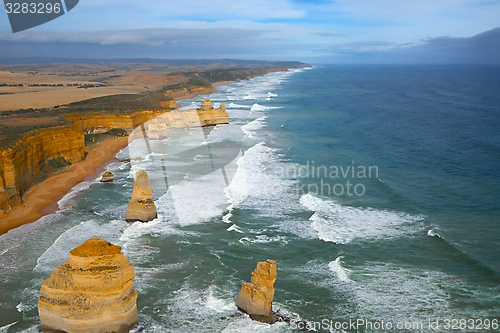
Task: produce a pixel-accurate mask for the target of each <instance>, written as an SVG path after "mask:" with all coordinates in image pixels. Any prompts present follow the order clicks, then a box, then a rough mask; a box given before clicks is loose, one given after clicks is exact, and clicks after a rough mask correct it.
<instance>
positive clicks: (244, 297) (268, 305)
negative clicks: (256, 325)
mask: <svg viewBox="0 0 500 333" xmlns="http://www.w3.org/2000/svg"><path fill="white" fill-rule="evenodd" d="M276 276H277V273H276V262H275V261H274V260H269V259H268V260H267V261H261V262H258V263H257V268H256V269H255V270H254V271H253V273H252V279H251V282H243V283H242V284H241V290H240V292H239V293H238V297H237V298H236V306H237V307H238V309H240V310H241V311H243V312H245V313H248V314H249V315H250V316H251V317H252V318H253V319H258V320H261V321H273V320H274V314H273V308H272V301H273V297H274V281H276Z"/></svg>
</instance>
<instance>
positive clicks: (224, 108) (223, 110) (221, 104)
mask: <svg viewBox="0 0 500 333" xmlns="http://www.w3.org/2000/svg"><path fill="white" fill-rule="evenodd" d="M219 111H220V112H226V104H224V103H220V106H219Z"/></svg>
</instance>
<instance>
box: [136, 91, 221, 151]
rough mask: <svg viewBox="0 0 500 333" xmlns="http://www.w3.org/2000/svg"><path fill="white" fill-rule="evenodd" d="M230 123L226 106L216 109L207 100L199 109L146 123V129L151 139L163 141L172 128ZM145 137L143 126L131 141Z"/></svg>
mask: <svg viewBox="0 0 500 333" xmlns="http://www.w3.org/2000/svg"><path fill="white" fill-rule="evenodd" d="M228 123H229V115H228V114H227V112H226V106H225V105H224V104H221V105H220V107H219V109H214V108H213V107H212V102H210V100H209V99H206V100H205V101H203V103H202V106H201V107H200V108H199V109H190V110H182V111H169V112H165V113H163V114H161V115H159V116H157V117H156V118H154V119H151V120H149V121H147V122H146V123H144V129H145V131H146V135H147V137H148V138H149V139H163V138H166V137H167V136H168V135H167V134H168V130H169V129H171V128H187V127H199V126H210V125H217V124H228ZM143 135H144V133H143V130H142V126H139V127H137V128H136V129H135V130H134V131H132V133H130V135H129V141H133V140H136V139H140V138H142V137H143Z"/></svg>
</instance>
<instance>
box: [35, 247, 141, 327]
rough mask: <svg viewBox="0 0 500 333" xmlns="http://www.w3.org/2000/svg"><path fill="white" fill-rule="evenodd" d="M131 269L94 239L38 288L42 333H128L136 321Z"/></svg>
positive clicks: (116, 252) (118, 252)
mask: <svg viewBox="0 0 500 333" xmlns="http://www.w3.org/2000/svg"><path fill="white" fill-rule="evenodd" d="M134 277H135V274H134V266H132V264H131V263H129V262H128V261H127V258H125V256H124V255H123V254H122V253H121V248H120V247H119V246H116V245H113V244H111V243H108V242H106V241H105V240H103V239H99V238H92V239H88V240H87V241H85V243H84V244H83V245H80V246H78V247H76V248H75V249H73V250H71V252H70V257H69V259H68V260H66V262H65V263H64V264H63V265H61V266H57V267H56V269H55V270H54V271H53V272H52V275H51V276H50V277H49V278H48V279H47V280H45V281H43V282H42V288H41V290H40V299H39V301H38V313H39V315H40V320H41V324H42V325H41V326H42V331H63V332H69V333H101V332H102V333H105V332H126V331H128V328H129V327H130V326H131V325H133V324H135V323H137V322H138V321H139V317H138V316H137V291H136V290H135V289H134V288H133V287H134V283H133V282H132V278H134Z"/></svg>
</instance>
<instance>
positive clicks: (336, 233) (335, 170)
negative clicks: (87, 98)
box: [0, 66, 500, 332]
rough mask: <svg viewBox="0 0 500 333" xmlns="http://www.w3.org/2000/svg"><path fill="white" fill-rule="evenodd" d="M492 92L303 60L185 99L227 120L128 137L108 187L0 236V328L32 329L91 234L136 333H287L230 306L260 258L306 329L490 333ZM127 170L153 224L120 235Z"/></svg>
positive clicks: (429, 77) (280, 298) (494, 314)
mask: <svg viewBox="0 0 500 333" xmlns="http://www.w3.org/2000/svg"><path fill="white" fill-rule="evenodd" d="M499 81H500V69H499V68H498V67H481V66H469V67H467V66H323V67H322V66H318V67H315V68H313V69H305V70H292V71H289V72H284V73H281V72H280V73H271V74H269V75H266V76H263V77H259V78H255V79H252V80H248V81H244V82H239V83H233V84H231V85H229V86H223V87H219V90H218V92H217V93H215V94H212V95H210V96H200V97H198V98H196V99H193V100H188V101H184V103H185V104H186V108H189V107H190V106H191V104H194V105H199V103H200V102H201V100H202V99H203V98H206V97H209V98H211V99H212V101H213V102H214V104H215V106H218V104H219V103H225V104H226V107H227V111H228V113H229V115H230V118H231V122H230V124H229V125H219V126H216V127H215V128H211V130H210V131H205V133H204V132H203V131H201V130H200V129H196V128H194V129H189V130H177V131H171V132H169V136H168V137H167V138H165V139H162V140H149V141H148V142H149V143H150V147H151V149H152V152H151V153H149V151H148V150H147V147H146V146H145V145H144V141H143V140H138V141H135V142H134V143H132V144H131V145H130V147H129V149H124V150H123V151H121V152H120V153H119V154H118V155H119V157H123V158H125V157H127V156H131V157H132V158H133V159H132V162H131V163H113V164H111V165H110V166H109V167H108V169H109V170H110V171H112V172H113V173H114V174H115V181H114V182H113V183H110V184H102V183H99V182H97V181H91V182H86V183H82V184H81V185H79V186H78V187H77V188H75V189H73V191H72V192H71V193H70V194H68V195H67V196H65V198H63V199H62V200H61V201H60V202H59V206H60V209H61V210H60V211H59V212H58V213H56V214H52V215H49V216H46V217H44V218H42V219H40V220H39V221H37V222H36V223H33V224H30V225H26V226H23V227H21V228H18V229H16V230H13V231H11V232H9V233H8V234H6V235H3V236H1V237H0V263H1V265H0V279H1V284H0V306H1V308H2V313H1V314H0V332H38V329H39V324H40V323H39V319H38V316H37V309H36V305H37V299H38V295H39V289H40V283H41V281H43V280H44V279H46V278H47V277H48V276H49V275H50V273H51V271H52V270H53V269H54V268H55V267H56V266H57V265H60V264H62V263H63V262H64V261H65V260H66V259H67V258H68V256H69V251H70V250H71V249H72V248H74V247H76V246H78V245H80V244H81V243H83V242H84V241H85V240H86V239H88V238H91V237H101V238H104V239H106V240H108V241H110V242H112V243H114V244H117V245H120V246H121V247H122V250H123V252H124V254H125V255H126V256H127V258H128V259H129V261H131V262H132V263H133V264H134V267H135V271H136V278H135V280H134V282H135V286H136V288H137V290H138V293H139V299H138V309H139V317H140V319H141V323H140V326H139V327H138V328H137V329H136V331H144V332H289V331H293V329H294V325H289V324H285V323H278V324H274V325H267V324H261V323H256V322H252V321H251V320H250V319H249V318H248V317H247V316H246V315H244V314H241V313H240V312H238V310H237V309H236V307H235V305H234V302H235V297H236V294H237V292H238V291H239V287H240V283H241V282H242V281H248V280H249V279H250V276H251V272H252V270H253V269H254V268H255V266H256V263H257V261H262V260H265V259H268V258H269V259H274V260H276V262H277V267H278V279H277V281H276V283H275V288H276V289H275V290H276V291H275V298H274V310H275V311H279V312H280V313H281V314H284V315H286V316H288V317H291V318H293V319H296V320H301V321H303V322H308V323H310V324H313V323H314V322H316V323H317V326H316V328H317V331H331V332H342V331H346V332H375V331H376V332H386V331H387V332H389V331H403V332H430V331H439V332H448V331H463V332H466V331H470V332H474V331H479V325H480V324H483V325H484V326H483V330H482V331H485V329H484V328H486V327H487V326H486V325H485V324H488V325H489V327H490V329H489V330H492V331H498V329H492V327H493V328H494V327H495V326H494V325H492V324H493V323H494V319H496V320H500V296H499V294H500V293H499V292H500V286H499V282H500V279H499V274H500V253H499V252H500V251H499V248H500V247H499V236H500V226H499V222H500V218H499V217H500V205H499V202H500V177H499V176H500V135H499V133H500V132H499V129H500V94H499V87H500V82H499ZM206 135H208V137H207V136H206ZM208 146H210V151H209V150H208ZM134 157H135V158H134ZM162 160H163V161H162ZM162 163H163V166H165V171H164V170H163V166H162ZM212 163H213V164H214V168H213V169H211V167H212ZM222 166H223V168H221V167H222ZM141 168H144V169H145V170H146V171H147V172H148V174H149V175H150V178H151V180H152V182H153V186H154V200H155V202H156V205H157V207H158V212H159V217H158V218H157V219H156V220H154V221H152V222H149V223H145V224H143V223H139V222H137V223H133V224H131V223H127V222H125V221H124V213H125V210H126V206H127V201H128V199H129V198H130V194H131V192H132V186H133V185H132V179H133V174H134V173H135V172H136V171H137V170H139V169H141ZM213 170H214V171H213ZM353 171H354V174H353ZM224 173H225V176H224ZM226 180H227V181H226ZM167 188H168V191H167ZM323 320H326V321H327V322H328V323H330V321H332V323H333V325H331V326H333V327H331V326H330V325H322V326H319V323H320V322H322V321H323ZM349 320H351V321H356V320H362V321H364V322H365V323H366V322H367V321H368V322H370V323H371V325H372V326H371V327H370V326H369V325H368V324H365V325H359V326H357V327H355V328H353V326H349V327H345V326H344V328H343V329H342V326H341V325H342V323H346V322H349ZM436 320H438V326H437V329H434V328H435V327H436V326H432V329H431V328H429V322H432V323H435V322H436ZM447 320H449V322H448V321H447ZM453 320H457V323H456V325H455V327H456V329H452V328H454V327H453V326H452V325H453V324H454V322H453ZM460 320H466V322H465V324H466V325H468V326H460V325H461V324H463V323H464V322H460ZM471 320H473V321H471ZM488 320H489V322H488ZM382 321H383V322H384V323H385V326H383V327H380V326H377V323H378V324H379V325H380V324H381V322H382ZM388 322H389V323H391V324H392V326H393V327H392V329H390V328H388V327H387V323H388ZM322 323H324V322H322ZM335 323H337V325H340V326H337V329H336V328H335V325H334V324H335ZM447 323H449V324H450V327H447V326H446V325H447ZM398 324H399V325H400V327H401V328H402V329H398V327H397V326H398ZM401 325H402V326H401ZM405 325H410V326H406V329H405V328H404V326H405ZM420 325H421V326H420ZM409 327H411V328H409ZM486 331H488V330H486Z"/></svg>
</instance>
